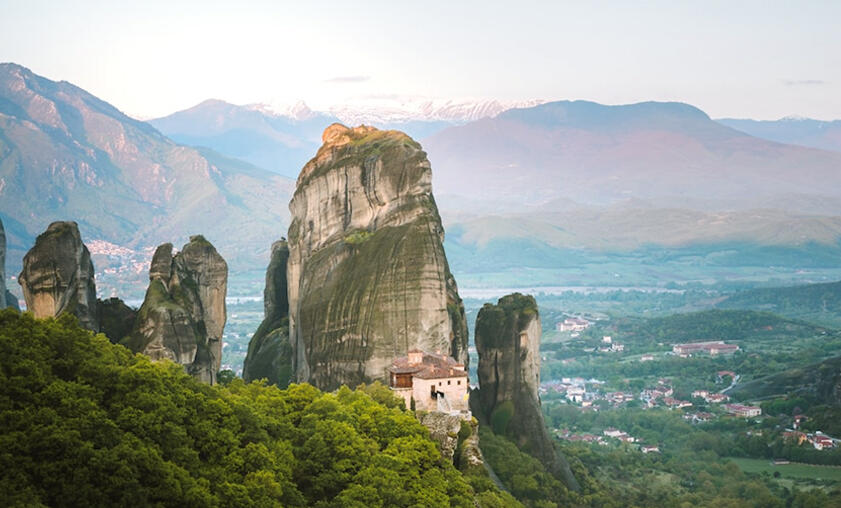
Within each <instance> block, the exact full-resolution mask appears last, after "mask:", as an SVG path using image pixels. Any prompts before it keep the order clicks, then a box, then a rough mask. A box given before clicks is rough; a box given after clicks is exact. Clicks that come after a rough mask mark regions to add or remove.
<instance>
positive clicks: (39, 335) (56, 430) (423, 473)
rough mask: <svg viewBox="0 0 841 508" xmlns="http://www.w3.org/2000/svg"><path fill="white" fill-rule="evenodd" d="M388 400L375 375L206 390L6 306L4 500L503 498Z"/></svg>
mask: <svg viewBox="0 0 841 508" xmlns="http://www.w3.org/2000/svg"><path fill="white" fill-rule="evenodd" d="M378 400H379V401H382V402H385V403H386V404H383V403H380V402H378ZM391 402H393V400H391V395H390V393H388V391H387V390H385V389H383V388H382V387H378V386H373V387H371V386H369V387H361V388H359V389H357V390H355V391H352V390H349V389H347V388H344V387H343V388H341V389H339V390H338V391H337V392H335V393H322V392H320V391H319V390H317V389H315V388H313V387H312V386H309V385H305V384H301V385H292V386H290V387H289V388H288V389H286V390H280V389H278V388H277V387H273V386H266V385H264V384H261V383H251V384H245V383H243V382H242V381H241V380H234V381H232V382H231V383H230V384H229V385H228V386H218V385H217V386H212V387H211V386H207V385H203V384H201V383H199V382H197V381H195V380H194V379H192V378H191V377H190V376H189V375H187V374H186V373H184V371H183V369H182V368H181V367H180V366H178V365H175V364H173V363H170V362H152V361H150V360H149V359H148V358H146V357H144V356H142V355H133V354H131V353H130V352H129V351H128V350H127V349H125V348H124V347H122V346H118V345H112V344H111V343H110V342H109V341H108V340H107V339H106V338H105V337H104V336H103V335H94V334H92V333H90V332H88V331H85V330H83V329H81V328H79V327H78V325H77V323H76V322H75V319H74V318H72V317H64V316H63V317H61V318H59V319H57V320H53V319H48V320H35V319H34V318H33V317H32V316H31V315H29V314H18V313H16V312H14V311H3V312H0V415H2V417H0V504H2V505H4V506H15V505H26V506H40V505H47V506H103V505H109V506H116V505H131V506H147V505H157V506H360V507H362V506H365V507H369V506H463V507H472V506H474V504H473V503H474V497H475V498H476V499H478V500H480V502H481V504H482V505H483V506H502V504H501V503H502V499H503V497H501V496H499V493H498V492H495V491H494V490H495V489H494V488H492V487H491V486H486V488H485V489H484V492H480V494H479V495H478V496H475V494H474V489H473V488H471V486H470V485H469V484H468V479H466V478H465V477H464V476H462V475H461V473H459V472H458V471H457V470H456V469H455V468H454V467H453V466H452V464H450V463H449V462H447V461H444V460H443V459H442V458H441V454H440V453H439V451H438V449H437V448H436V446H435V444H434V443H433V442H432V441H431V440H430V439H429V436H428V432H427V430H426V428H425V427H423V426H422V425H421V424H420V423H419V422H418V421H417V420H416V419H415V418H414V416H413V415H412V414H411V413H409V412H407V411H405V410H404V409H403V408H401V407H398V405H397V404H392V403H391ZM471 481H472V480H471ZM474 483H475V482H474ZM480 490H481V489H476V491H477V492H479V491H480ZM509 499H510V498H509Z"/></svg>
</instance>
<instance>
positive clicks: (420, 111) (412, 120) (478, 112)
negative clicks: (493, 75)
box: [329, 95, 544, 128]
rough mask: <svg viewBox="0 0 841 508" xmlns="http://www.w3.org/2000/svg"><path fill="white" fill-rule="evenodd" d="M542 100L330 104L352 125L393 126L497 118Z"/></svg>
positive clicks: (383, 98) (376, 99) (396, 98)
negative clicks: (509, 111) (504, 112)
mask: <svg viewBox="0 0 841 508" xmlns="http://www.w3.org/2000/svg"><path fill="white" fill-rule="evenodd" d="M542 102H544V101H540V100H527V101H499V100H496V99H436V98H429V97H416V96H403V95H378V96H368V97H362V98H358V99H351V100H349V101H348V102H347V103H345V104H341V105H336V106H332V107H330V108H329V111H330V113H331V114H332V115H334V116H336V117H338V118H339V119H340V120H341V121H342V122H345V123H346V124H348V125H358V124H371V125H374V126H378V127H379V126H383V127H386V128H389V127H388V126H397V125H405V124H417V123H427V124H433V125H441V126H449V125H461V124H465V123H468V122H474V121H476V120H481V119H483V118H493V117H495V116H497V115H499V114H500V113H502V112H503V111H507V110H509V109H512V108H524V107H530V106H536V105H538V104H541V103H542ZM391 128H394V127H391Z"/></svg>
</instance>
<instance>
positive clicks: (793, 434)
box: [783, 431, 808, 445]
mask: <svg viewBox="0 0 841 508" xmlns="http://www.w3.org/2000/svg"><path fill="white" fill-rule="evenodd" d="M807 439H808V438H807V437H806V434H805V433H803V432H798V431H789V432H783V440H784V441H786V442H789V443H794V444H796V445H801V444H803V442H804V441H806V440H807Z"/></svg>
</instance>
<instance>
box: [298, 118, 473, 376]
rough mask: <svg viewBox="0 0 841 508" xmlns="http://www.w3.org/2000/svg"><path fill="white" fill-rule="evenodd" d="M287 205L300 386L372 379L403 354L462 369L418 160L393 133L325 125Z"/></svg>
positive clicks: (451, 285) (448, 280) (438, 230)
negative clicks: (448, 360)
mask: <svg viewBox="0 0 841 508" xmlns="http://www.w3.org/2000/svg"><path fill="white" fill-rule="evenodd" d="M322 140H323V142H324V144H323V145H322V147H321V148H320V149H319V150H318V153H317V154H316V156H315V157H314V158H313V159H312V160H310V161H309V162H308V163H307V164H306V165H305V166H304V168H303V170H302V171H301V174H300V175H299V176H298V183H297V189H296V191H295V194H294V196H293V197H292V202H291V203H290V205H289V208H290V211H291V213H292V223H291V224H290V226H289V235H288V236H289V267H288V270H287V273H288V280H289V324H290V336H291V344H292V349H293V354H294V358H293V364H294V370H295V374H296V378H297V380H298V381H308V382H310V383H312V384H314V385H316V386H318V387H319V388H322V389H327V390H329V389H333V388H336V387H337V386H339V385H340V384H343V383H345V384H348V385H355V384H358V383H362V382H370V381H373V380H382V379H384V378H385V375H386V369H387V367H388V366H389V365H390V364H391V362H392V360H393V359H394V358H395V357H396V356H403V355H405V354H406V353H407V352H408V351H409V350H410V349H413V348H418V349H421V350H425V351H435V350H440V351H442V352H447V353H448V354H450V355H451V356H453V357H454V358H456V359H457V360H459V361H460V362H464V363H467V360H468V359H467V325H466V322H465V320H464V306H463V304H462V302H461V298H459V296H458V289H457V287H456V283H455V280H454V279H453V276H452V275H451V274H450V270H449V266H448V264H447V258H446V256H445V255H444V248H443V240H444V230H443V228H442V227H441V219H440V216H439V215H438V209H437V207H436V205H435V200H434V198H433V197H432V172H431V168H430V164H429V161H428V159H427V158H426V153H424V152H423V151H422V150H421V147H420V145H419V144H418V143H416V142H415V141H414V140H412V139H411V138H409V137H408V136H406V135H405V134H403V133H401V132H397V131H380V130H377V129H375V128H373V127H366V126H361V127H356V128H353V129H349V128H347V127H345V126H343V125H339V124H333V125H331V126H330V127H328V128H327V129H326V130H325V131H324V134H323V136H322Z"/></svg>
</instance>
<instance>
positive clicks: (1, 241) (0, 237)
mask: <svg viewBox="0 0 841 508" xmlns="http://www.w3.org/2000/svg"><path fill="white" fill-rule="evenodd" d="M6 292H7V291H6V229H5V228H4V227H3V221H2V220H0V309H5V308H6Z"/></svg>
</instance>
